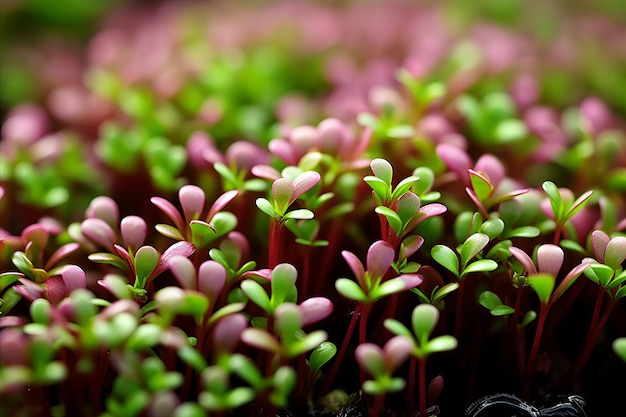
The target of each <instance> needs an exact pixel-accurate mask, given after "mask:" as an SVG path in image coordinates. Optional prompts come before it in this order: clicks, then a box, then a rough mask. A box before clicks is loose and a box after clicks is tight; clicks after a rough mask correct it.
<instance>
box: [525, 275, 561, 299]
mask: <svg viewBox="0 0 626 417" xmlns="http://www.w3.org/2000/svg"><path fill="white" fill-rule="evenodd" d="M528 283H529V284H530V286H531V287H532V289H533V290H535V292H536V293H537V295H538V296H539V301H541V304H544V305H547V304H548V302H549V301H550V296H551V295H552V291H553V290H554V283H555V278H554V277H553V276H552V275H550V274H536V275H532V276H530V277H528Z"/></svg>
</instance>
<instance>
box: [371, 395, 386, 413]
mask: <svg viewBox="0 0 626 417" xmlns="http://www.w3.org/2000/svg"><path fill="white" fill-rule="evenodd" d="M384 402H385V394H378V395H377V396H376V398H375V399H374V408H373V409H372V413H371V414H370V415H371V416H372V417H378V416H379V415H380V413H381V411H382V410H383V403H384Z"/></svg>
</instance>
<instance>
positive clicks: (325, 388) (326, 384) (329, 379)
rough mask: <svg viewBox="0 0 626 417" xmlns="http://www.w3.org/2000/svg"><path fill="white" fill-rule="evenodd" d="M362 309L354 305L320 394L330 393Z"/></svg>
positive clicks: (360, 306) (360, 305)
mask: <svg viewBox="0 0 626 417" xmlns="http://www.w3.org/2000/svg"><path fill="white" fill-rule="evenodd" d="M362 308H363V305H362V303H360V302H358V303H357V304H356V308H355V309H354V314H353V315H352V318H351V319H350V324H349V325H348V329H347V330H346V335H345V336H344V338H343V341H342V342H341V347H340V348H339V352H338V353H337V356H335V360H334V362H333V366H332V368H330V372H329V373H328V375H327V376H326V382H324V385H323V388H322V394H326V393H328V392H329V391H330V387H331V384H332V383H333V381H334V380H335V377H336V376H337V372H338V371H339V367H340V366H341V363H342V362H343V358H344V356H346V351H347V350H348V344H349V343H350V338H351V337H352V333H354V327H355V326H356V321H357V320H358V318H359V315H360V314H361V309H362Z"/></svg>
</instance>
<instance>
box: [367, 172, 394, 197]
mask: <svg viewBox="0 0 626 417" xmlns="http://www.w3.org/2000/svg"><path fill="white" fill-rule="evenodd" d="M363 181H365V182H366V183H367V184H368V185H369V186H370V187H371V188H372V190H373V191H374V194H375V195H376V196H377V197H378V199H379V200H380V201H381V202H385V201H387V200H388V199H389V198H390V197H391V186H390V185H388V184H387V183H385V181H383V180H381V179H380V178H378V177H374V176H372V175H368V176H366V177H365V178H363Z"/></svg>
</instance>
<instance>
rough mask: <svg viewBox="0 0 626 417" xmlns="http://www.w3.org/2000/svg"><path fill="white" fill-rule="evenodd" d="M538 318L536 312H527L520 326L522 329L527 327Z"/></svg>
mask: <svg viewBox="0 0 626 417" xmlns="http://www.w3.org/2000/svg"><path fill="white" fill-rule="evenodd" d="M536 318H537V313H536V312H535V311H532V310H531V311H528V312H526V314H524V317H523V318H522V322H521V323H520V325H521V326H522V327H525V326H527V325H528V324H530V323H532V322H533V320H535V319H536Z"/></svg>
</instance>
